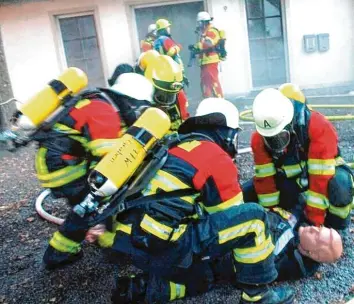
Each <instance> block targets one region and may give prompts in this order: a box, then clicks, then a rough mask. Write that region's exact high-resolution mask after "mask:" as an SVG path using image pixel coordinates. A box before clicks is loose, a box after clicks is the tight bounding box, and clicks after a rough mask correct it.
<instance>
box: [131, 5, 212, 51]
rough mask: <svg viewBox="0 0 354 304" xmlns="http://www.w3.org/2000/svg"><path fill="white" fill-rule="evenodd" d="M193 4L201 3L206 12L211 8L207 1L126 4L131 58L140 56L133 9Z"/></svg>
mask: <svg viewBox="0 0 354 304" xmlns="http://www.w3.org/2000/svg"><path fill="white" fill-rule="evenodd" d="M193 2H203V5H204V9H206V10H208V8H210V7H211V6H210V5H208V2H209V0H179V1H178V0H172V1H168V0H166V1H156V2H155V1H153V0H150V1H149V2H146V1H143V0H141V1H134V2H130V3H127V4H126V12H127V17H128V24H129V29H130V35H131V37H132V39H131V43H132V51H133V57H135V58H138V57H139V55H140V41H139V34H138V24H137V22H136V16H135V9H139V8H148V7H158V6H165V5H175V4H184V3H193Z"/></svg>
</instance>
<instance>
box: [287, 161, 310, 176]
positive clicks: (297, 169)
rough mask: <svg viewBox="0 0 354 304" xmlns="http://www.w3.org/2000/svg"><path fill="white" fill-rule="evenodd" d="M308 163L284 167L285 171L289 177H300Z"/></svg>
mask: <svg viewBox="0 0 354 304" xmlns="http://www.w3.org/2000/svg"><path fill="white" fill-rule="evenodd" d="M305 164H306V162H304V161H302V162H301V164H295V165H288V166H283V167H282V168H283V170H284V172H285V174H286V176H287V177H293V176H296V175H299V174H300V173H301V172H302V169H301V167H302V168H304V167H305Z"/></svg>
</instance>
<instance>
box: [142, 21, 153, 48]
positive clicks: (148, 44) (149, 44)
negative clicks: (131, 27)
mask: <svg viewBox="0 0 354 304" xmlns="http://www.w3.org/2000/svg"><path fill="white" fill-rule="evenodd" d="M155 40H156V24H155V23H153V24H150V25H149V27H148V33H147V35H146V37H145V39H144V40H142V41H141V42H140V49H141V51H142V52H146V51H149V50H153V49H154V42H155Z"/></svg>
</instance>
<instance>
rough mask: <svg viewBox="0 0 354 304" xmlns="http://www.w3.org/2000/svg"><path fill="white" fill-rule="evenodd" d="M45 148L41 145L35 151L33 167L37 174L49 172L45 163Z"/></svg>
mask: <svg viewBox="0 0 354 304" xmlns="http://www.w3.org/2000/svg"><path fill="white" fill-rule="evenodd" d="M47 151H48V150H47V148H44V147H41V148H39V150H38V151H37V154H36V160H35V167H36V172H37V174H47V173H49V171H48V167H47V164H46V159H45V156H46V154H47Z"/></svg>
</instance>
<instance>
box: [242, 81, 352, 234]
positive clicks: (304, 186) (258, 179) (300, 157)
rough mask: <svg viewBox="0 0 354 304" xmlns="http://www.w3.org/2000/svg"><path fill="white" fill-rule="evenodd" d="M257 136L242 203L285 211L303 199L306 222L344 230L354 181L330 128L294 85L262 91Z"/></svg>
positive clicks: (256, 111)
mask: <svg viewBox="0 0 354 304" xmlns="http://www.w3.org/2000/svg"><path fill="white" fill-rule="evenodd" d="M253 116H254V119H255V123H256V130H257V132H255V133H254V134H253V135H252V140H251V146H252V151H253V155H254V161H255V165H256V172H255V177H254V179H253V181H250V182H248V183H246V185H244V187H243V192H244V196H245V201H250V202H254V201H259V203H260V204H261V205H262V206H264V207H268V208H274V207H276V206H279V207H282V208H285V209H287V210H289V209H291V208H293V207H294V206H295V205H298V204H299V200H301V199H302V195H301V193H304V194H305V200H306V206H305V214H306V217H307V220H308V222H310V223H311V224H314V225H316V226H320V225H323V224H324V225H326V226H328V227H332V228H334V229H345V228H347V227H348V225H349V223H350V210H351V204H352V201H353V175H352V172H351V170H350V168H349V167H348V166H347V165H346V164H345V162H344V161H343V159H342V158H341V157H340V154H339V149H338V136H337V133H336V130H335V128H334V127H333V125H332V124H331V123H330V122H329V121H328V120H327V119H326V118H325V117H324V116H323V115H321V114H320V113H318V112H316V111H311V110H310V109H309V108H308V107H307V105H306V99H305V96H304V95H303V93H302V92H301V91H300V90H299V89H298V88H297V87H296V86H294V85H292V84H284V85H282V86H281V87H280V88H279V90H275V89H266V90H264V91H262V92H261V93H259V94H258V95H257V96H256V98H255V100H254V103H253Z"/></svg>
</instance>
